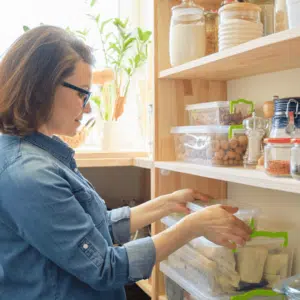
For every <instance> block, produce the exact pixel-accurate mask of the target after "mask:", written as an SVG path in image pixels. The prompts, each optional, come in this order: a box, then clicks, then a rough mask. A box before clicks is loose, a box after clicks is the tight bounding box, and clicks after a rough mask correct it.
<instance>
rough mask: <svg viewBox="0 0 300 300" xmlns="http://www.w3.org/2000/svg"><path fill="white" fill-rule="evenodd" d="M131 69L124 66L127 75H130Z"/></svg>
mask: <svg viewBox="0 0 300 300" xmlns="http://www.w3.org/2000/svg"><path fill="white" fill-rule="evenodd" d="M131 71H132V69H131V68H125V72H126V73H127V75H128V76H130V75H131Z"/></svg>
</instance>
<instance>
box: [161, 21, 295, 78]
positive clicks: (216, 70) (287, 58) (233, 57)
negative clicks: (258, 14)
mask: <svg viewBox="0 0 300 300" xmlns="http://www.w3.org/2000/svg"><path fill="white" fill-rule="evenodd" d="M299 49H300V27H298V28H294V29H289V30H286V31H282V32H279V33H275V34H272V35H269V36H266V37H262V38H259V39H256V40H252V41H249V42H247V43H244V44H241V45H238V46H236V47H233V48H230V49H227V50H224V51H221V52H218V53H214V54H212V55H209V56H206V57H203V58H200V59H197V60H194V61H191V62H188V63H185V64H183V65H180V66H176V67H174V68H170V69H167V70H164V71H161V72H160V76H159V78H169V79H194V78H200V79H207V80H231V79H235V78H241V77H245V76H252V75H257V74H262V73H269V72H276V71H283V70H287V69H293V68H299V67H300V59H299V58H300V54H299Z"/></svg>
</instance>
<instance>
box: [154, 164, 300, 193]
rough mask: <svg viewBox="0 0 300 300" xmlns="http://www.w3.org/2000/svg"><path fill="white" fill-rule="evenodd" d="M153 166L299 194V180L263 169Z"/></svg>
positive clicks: (183, 165)
mask: <svg viewBox="0 0 300 300" xmlns="http://www.w3.org/2000/svg"><path fill="white" fill-rule="evenodd" d="M154 165H155V167H156V168H159V169H165V170H169V171H174V172H180V173H185V174H191V175H196V176H201V177H206V178H213V179H218V180H223V181H228V182H235V183H240V184H245V185H250V186H255V187H260V188H266V189H272V190H277V191H284V192H291V193H297V194H300V182H299V181H297V180H295V179H292V178H277V177H272V176H268V175H266V174H265V173H264V172H263V171H259V170H254V169H245V168H242V167H233V168H225V167H212V166H202V165H197V164H190V163H184V162H176V161H174V162H172V161H171V162H163V161H161V162H155V164H154Z"/></svg>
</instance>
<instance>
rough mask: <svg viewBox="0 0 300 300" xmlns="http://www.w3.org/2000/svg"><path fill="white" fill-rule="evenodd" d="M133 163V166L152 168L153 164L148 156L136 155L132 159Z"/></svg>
mask: <svg viewBox="0 0 300 300" xmlns="http://www.w3.org/2000/svg"><path fill="white" fill-rule="evenodd" d="M133 165H134V166H135V167H139V168H144V169H152V167H153V166H154V164H153V161H152V160H151V159H149V158H148V157H137V158H135V159H134V160H133Z"/></svg>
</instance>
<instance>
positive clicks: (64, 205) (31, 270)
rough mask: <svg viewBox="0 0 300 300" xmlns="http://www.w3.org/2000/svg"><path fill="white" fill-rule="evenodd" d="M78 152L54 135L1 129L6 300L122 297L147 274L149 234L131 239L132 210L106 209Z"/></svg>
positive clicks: (0, 232) (1, 270)
mask: <svg viewBox="0 0 300 300" xmlns="http://www.w3.org/2000/svg"><path fill="white" fill-rule="evenodd" d="M73 156H74V151H73V150H72V149H70V148H69V147H68V146H67V145H66V144H65V143H63V142H62V141H61V140H59V139H58V138H55V137H53V138H50V137H48V136H45V135H42V134H40V133H34V134H32V135H30V136H26V137H24V138H20V137H16V136H10V135H0V245H1V246H0V299H1V300H11V299H13V300H83V299H84V300H100V299H103V300H112V299H114V300H122V299H126V295H125V291H124V285H125V284H127V283H132V282H135V281H138V280H141V279H146V278H148V277H149V276H150V274H151V271H152V268H153V265H154V263H155V247H154V244H153V241H152V239H151V238H150V237H148V238H143V239H140V240H136V241H131V242H128V241H129V238H130V232H129V228H130V209H129V208H128V207H125V208H120V209H116V210H112V211H110V212H108V211H107V209H106V205H105V203H104V201H103V200H102V199H101V198H100V197H99V195H98V194H97V193H96V191H95V190H94V188H93V186H92V185H91V184H90V183H89V182H88V181H87V180H86V179H85V178H84V177H83V176H82V175H81V173H80V172H79V170H78V169H77V166H76V162H75V160H74V158H73ZM124 243H125V244H124ZM113 244H120V245H122V244H123V246H118V247H114V246H113Z"/></svg>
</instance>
